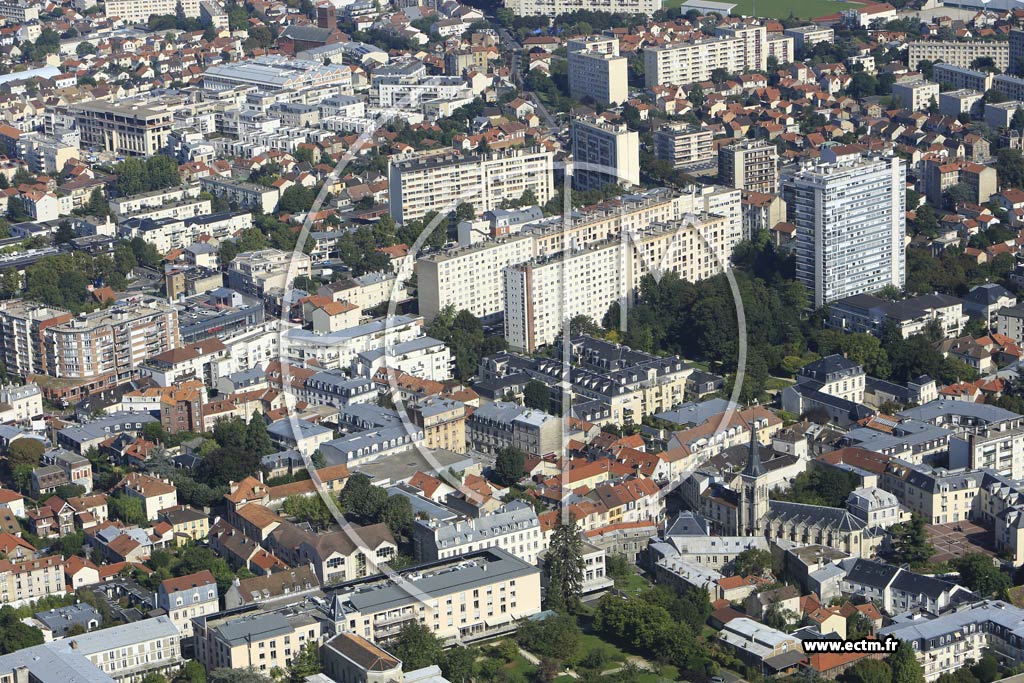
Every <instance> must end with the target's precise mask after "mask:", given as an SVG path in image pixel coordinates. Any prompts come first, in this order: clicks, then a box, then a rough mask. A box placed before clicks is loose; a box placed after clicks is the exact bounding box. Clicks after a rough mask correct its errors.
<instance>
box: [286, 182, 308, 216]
mask: <svg viewBox="0 0 1024 683" xmlns="http://www.w3.org/2000/svg"><path fill="white" fill-rule="evenodd" d="M314 201H316V195H315V194H314V193H313V190H311V189H309V188H308V187H305V186H303V185H299V184H298V183H296V184H295V185H291V186H290V187H289V188H288V189H287V190H285V191H284V192H282V193H281V199H280V201H279V202H278V204H277V208H278V210H279V211H281V212H284V213H305V212H306V211H309V210H310V209H311V208H312V207H313V202H314Z"/></svg>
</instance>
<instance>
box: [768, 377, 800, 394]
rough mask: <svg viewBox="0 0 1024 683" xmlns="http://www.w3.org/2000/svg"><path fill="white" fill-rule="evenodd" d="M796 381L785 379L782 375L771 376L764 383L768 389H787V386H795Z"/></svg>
mask: <svg viewBox="0 0 1024 683" xmlns="http://www.w3.org/2000/svg"><path fill="white" fill-rule="evenodd" d="M793 384H794V381H793V380H791V379H784V378H782V377H769V378H768V380H767V381H766V382H765V383H764V388H765V389H768V390H776V391H778V390H779V389H785V388H786V387H789V386H793Z"/></svg>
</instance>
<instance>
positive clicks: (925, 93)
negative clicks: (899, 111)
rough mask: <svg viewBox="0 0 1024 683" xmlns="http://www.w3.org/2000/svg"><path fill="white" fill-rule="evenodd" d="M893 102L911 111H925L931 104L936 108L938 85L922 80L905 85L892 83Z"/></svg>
mask: <svg viewBox="0 0 1024 683" xmlns="http://www.w3.org/2000/svg"><path fill="white" fill-rule="evenodd" d="M892 96H893V101H894V102H897V103H899V106H901V107H903V108H904V109H909V110H911V111H926V110H927V109H928V107H929V106H931V105H932V104H933V103H934V104H935V105H936V106H938V102H939V84H938V83H933V82H931V81H926V80H924V79H923V78H922V79H920V80H916V81H909V82H906V83H893V85H892Z"/></svg>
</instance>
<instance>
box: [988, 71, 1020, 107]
mask: <svg viewBox="0 0 1024 683" xmlns="http://www.w3.org/2000/svg"><path fill="white" fill-rule="evenodd" d="M992 87H993V88H995V89H996V90H998V91H999V92H1001V93H1003V94H1004V95H1006V96H1007V97H1008V98H1010V99H1011V100H1017V101H1021V100H1024V78H1020V77H1019V76H1010V75H1007V74H999V75H998V76H996V77H995V78H993V79H992Z"/></svg>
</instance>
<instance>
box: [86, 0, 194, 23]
mask: <svg viewBox="0 0 1024 683" xmlns="http://www.w3.org/2000/svg"><path fill="white" fill-rule="evenodd" d="M103 6H104V8H105V14H104V15H105V16H107V17H117V18H118V19H121V20H122V21H126V22H128V23H130V24H136V23H143V24H144V23H146V21H148V20H149V18H150V16H153V15H158V16H166V15H170V16H175V15H176V14H178V13H179V12H180V13H181V14H182V15H183V16H185V17H187V18H189V19H198V18H199V0H141V1H136V0H107V2H105V3H104V5H103Z"/></svg>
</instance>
